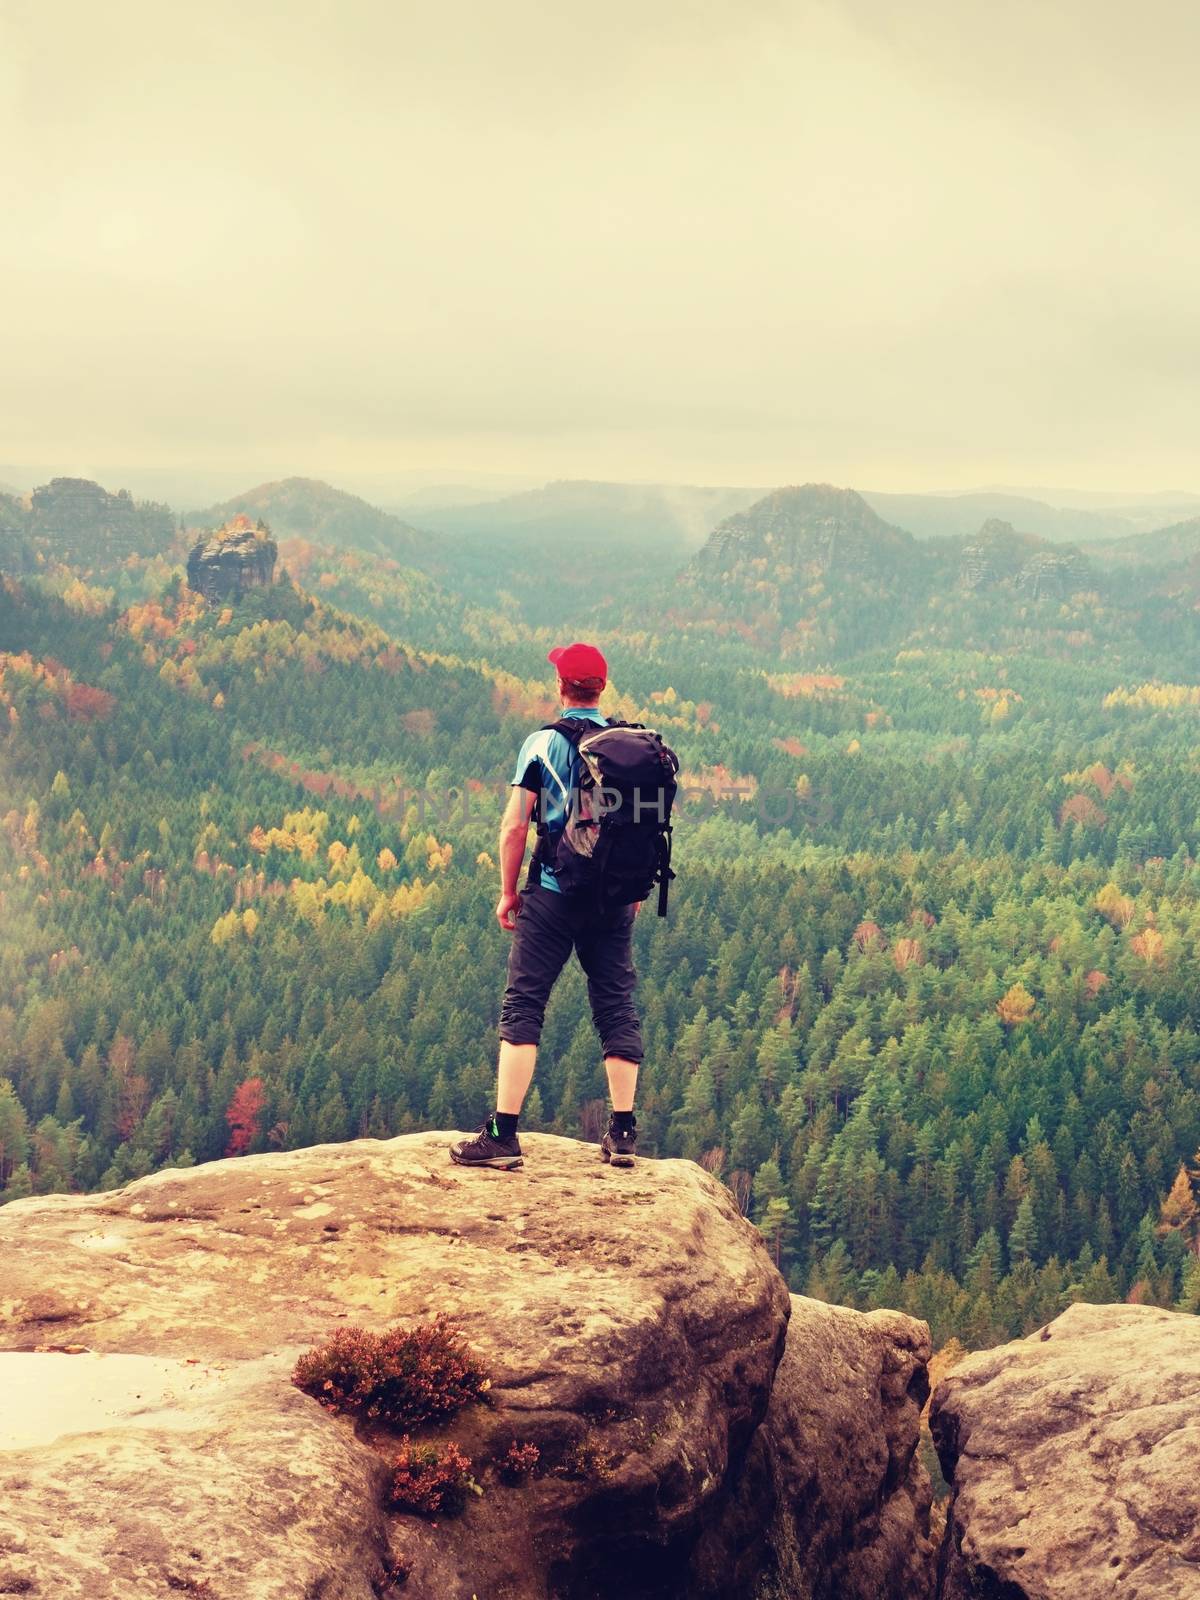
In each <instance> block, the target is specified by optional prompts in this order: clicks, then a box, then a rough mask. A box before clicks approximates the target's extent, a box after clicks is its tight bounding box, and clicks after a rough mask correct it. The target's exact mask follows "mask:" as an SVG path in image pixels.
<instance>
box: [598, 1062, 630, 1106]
mask: <svg viewBox="0 0 1200 1600" xmlns="http://www.w3.org/2000/svg"><path fill="white" fill-rule="evenodd" d="M604 1070H605V1071H606V1072H607V1073H608V1092H609V1094H610V1095H611V1096H612V1108H613V1110H614V1111H632V1110H633V1096H634V1091H635V1090H636V1088H637V1075H638V1064H637V1062H636V1061H626V1060H624V1059H623V1058H622V1057H621V1056H605V1058H604Z"/></svg>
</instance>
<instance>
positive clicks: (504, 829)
mask: <svg viewBox="0 0 1200 1600" xmlns="http://www.w3.org/2000/svg"><path fill="white" fill-rule="evenodd" d="M536 800H537V795H536V794H534V792H533V791H532V790H531V789H522V788H520V787H518V786H517V785H515V784H514V786H513V788H512V789H511V790H510V792H509V796H508V804H507V806H505V808H504V816H503V817H502V818H501V821H500V898H499V900H498V901H497V902H496V920H497V922H499V924H500V926H501V927H502V928H503V929H504V930H505V932H506V933H511V932H512V930H513V928H514V927H515V926H516V919H517V912H518V911H519V910H520V909H521V896H520V893H519V892H518V890H517V881H518V879H519V878H520V876H521V863H522V862H523V861H524V860H525V847H526V845H527V844H528V843H529V822H530V818H531V817H532V815H533V807H534V803H535V802H536Z"/></svg>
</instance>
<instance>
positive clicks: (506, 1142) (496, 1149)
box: [450, 1121, 525, 1172]
mask: <svg viewBox="0 0 1200 1600" xmlns="http://www.w3.org/2000/svg"><path fill="white" fill-rule="evenodd" d="M450 1159H451V1161H456V1162H457V1163H458V1165H459V1166H460V1167H499V1168H501V1169H502V1170H503V1171H506V1172H511V1171H512V1169H513V1168H514V1167H520V1166H523V1165H524V1163H525V1158H524V1156H523V1155H522V1154H521V1141H520V1140H519V1139H518V1138H517V1136H516V1134H515V1133H514V1134H513V1136H512V1138H511V1139H497V1138H496V1136H495V1134H493V1132H492V1124H491V1122H490V1121H488V1122H485V1123H484V1125H483V1127H482V1128H480V1130H479V1132H478V1133H477V1134H476V1135H475V1137H474V1138H473V1139H460V1140H459V1141H458V1143H457V1144H452V1145H451V1146H450Z"/></svg>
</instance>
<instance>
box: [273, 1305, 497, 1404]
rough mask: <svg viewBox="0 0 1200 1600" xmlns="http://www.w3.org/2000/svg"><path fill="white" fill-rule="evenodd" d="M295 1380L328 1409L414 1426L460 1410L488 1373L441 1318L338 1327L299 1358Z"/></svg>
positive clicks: (484, 1382)
mask: <svg viewBox="0 0 1200 1600" xmlns="http://www.w3.org/2000/svg"><path fill="white" fill-rule="evenodd" d="M292 1382H293V1383H295V1384H296V1386H297V1387H298V1388H300V1389H303V1390H304V1392H305V1393H306V1394H311V1395H312V1396H313V1397H314V1399H316V1400H319V1401H320V1403H321V1404H322V1405H323V1406H326V1407H328V1408H329V1410H331V1411H347V1412H351V1413H353V1414H354V1415H357V1416H363V1417H369V1418H371V1419H372V1420H378V1421H381V1422H387V1423H391V1424H392V1425H394V1426H396V1427H416V1426H417V1425H418V1424H420V1423H422V1422H429V1421H431V1420H435V1419H437V1418H439V1417H444V1416H448V1415H449V1414H450V1413H451V1412H453V1411H457V1410H458V1409H459V1407H460V1406H464V1405H466V1403H467V1401H468V1400H474V1399H475V1398H476V1397H477V1396H479V1395H481V1394H482V1393H484V1391H485V1390H486V1389H487V1388H488V1386H489V1382H490V1380H489V1378H488V1376H487V1373H486V1372H485V1371H484V1369H483V1367H481V1366H480V1364H479V1362H478V1361H477V1360H476V1358H475V1357H474V1355H473V1354H472V1353H471V1350H470V1348H469V1347H468V1345H467V1343H466V1341H465V1340H464V1339H463V1337H462V1335H461V1334H460V1333H458V1332H456V1330H455V1329H453V1328H451V1327H449V1326H448V1325H447V1324H446V1323H445V1322H444V1321H443V1320H442V1318H441V1317H437V1318H435V1319H434V1321H433V1322H426V1323H422V1324H421V1325H420V1326H419V1327H416V1328H392V1329H389V1330H388V1332H386V1333H371V1332H369V1331H368V1330H367V1329H366V1328H339V1329H338V1331H337V1332H336V1333H335V1334H334V1335H333V1337H332V1338H330V1339H329V1340H327V1342H326V1343H325V1344H322V1345H317V1346H315V1347H314V1348H313V1349H312V1350H309V1351H306V1352H305V1354H304V1355H302V1356H301V1357H300V1359H299V1361H297V1363H296V1369H295V1371H294V1372H293V1374H292Z"/></svg>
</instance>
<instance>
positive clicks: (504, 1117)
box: [491, 1111, 521, 1139]
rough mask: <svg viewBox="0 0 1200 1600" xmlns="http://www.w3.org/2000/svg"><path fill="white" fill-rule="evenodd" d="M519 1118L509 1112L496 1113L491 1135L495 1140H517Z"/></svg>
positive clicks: (493, 1114)
mask: <svg viewBox="0 0 1200 1600" xmlns="http://www.w3.org/2000/svg"><path fill="white" fill-rule="evenodd" d="M520 1120H521V1119H520V1117H519V1116H514V1115H512V1114H511V1113H509V1112H507V1111H494V1112H493V1113H492V1125H491V1135H492V1138H493V1139H515V1138H516V1136H517V1123H518V1122H519V1121H520Z"/></svg>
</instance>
